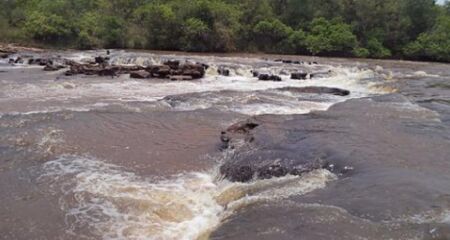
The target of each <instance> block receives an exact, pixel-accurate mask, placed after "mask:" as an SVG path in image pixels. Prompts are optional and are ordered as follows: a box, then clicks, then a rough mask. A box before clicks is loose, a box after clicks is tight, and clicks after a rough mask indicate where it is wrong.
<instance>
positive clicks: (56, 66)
mask: <svg viewBox="0 0 450 240" xmlns="http://www.w3.org/2000/svg"><path fill="white" fill-rule="evenodd" d="M63 68H65V67H64V66H63V65H59V64H47V65H46V66H45V67H44V71H48V72H51V71H58V70H60V69H63Z"/></svg>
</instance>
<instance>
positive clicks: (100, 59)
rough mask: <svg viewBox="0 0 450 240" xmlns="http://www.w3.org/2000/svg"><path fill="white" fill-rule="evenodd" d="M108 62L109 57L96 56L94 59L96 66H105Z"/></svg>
mask: <svg viewBox="0 0 450 240" xmlns="http://www.w3.org/2000/svg"><path fill="white" fill-rule="evenodd" d="M108 61H109V57H102V56H98V57H95V63H97V64H106V63H108Z"/></svg>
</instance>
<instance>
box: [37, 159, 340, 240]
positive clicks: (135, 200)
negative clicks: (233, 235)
mask: <svg viewBox="0 0 450 240" xmlns="http://www.w3.org/2000/svg"><path fill="white" fill-rule="evenodd" d="M218 179H220V178H218V175H217V171H211V172H203V173H200V172H193V173H187V174H182V175H178V176H173V177H172V178H170V179H166V180H155V179H147V178H143V177H140V176H137V175H135V174H134V173H132V172H129V171H126V170H124V169H122V168H120V167H118V166H115V165H111V164H106V163H104V162H102V161H99V160H96V159H93V158H89V157H75V156H65V157H61V158H60V159H58V160H55V161H51V162H48V163H46V164H45V165H44V174H43V176H42V177H41V180H42V181H51V185H52V187H53V188H55V189H61V190H62V191H63V193H64V196H63V197H62V198H61V207H62V208H63V209H64V210H65V211H67V219H68V224H69V225H70V226H68V227H70V229H72V230H73V231H74V234H80V233H78V232H77V229H78V228H81V227H82V226H88V227H89V228H88V229H90V230H91V234H94V235H97V236H99V237H101V238H103V239H177V240H178V239H186V240H190V239H198V238H199V237H200V236H205V234H206V235H207V234H208V232H209V231H211V230H213V229H214V228H215V227H216V226H218V225H219V224H220V222H221V221H222V220H223V219H224V218H225V217H227V216H229V215H230V214H232V213H233V211H234V210H236V209H238V208H240V207H243V206H246V205H248V204H251V203H253V202H257V201H259V200H264V201H267V200H271V199H272V200H273V199H279V198H284V197H288V196H292V195H299V194H304V193H306V192H310V191H313V190H315V189H318V188H322V187H324V186H325V185H326V183H327V182H328V181H330V180H333V179H334V175H333V174H331V173H329V172H328V171H326V170H318V171H315V172H312V173H310V174H307V175H305V176H303V177H294V176H287V177H284V178H277V179H272V180H261V181H254V182H252V183H247V184H244V183H230V182H227V181H224V180H218ZM83 231H84V230H83Z"/></svg>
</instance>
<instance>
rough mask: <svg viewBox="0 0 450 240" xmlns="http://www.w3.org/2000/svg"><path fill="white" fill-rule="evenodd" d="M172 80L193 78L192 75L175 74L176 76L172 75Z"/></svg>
mask: <svg viewBox="0 0 450 240" xmlns="http://www.w3.org/2000/svg"><path fill="white" fill-rule="evenodd" d="M170 80H172V81H190V80H192V76H187V75H175V76H171V77H170Z"/></svg>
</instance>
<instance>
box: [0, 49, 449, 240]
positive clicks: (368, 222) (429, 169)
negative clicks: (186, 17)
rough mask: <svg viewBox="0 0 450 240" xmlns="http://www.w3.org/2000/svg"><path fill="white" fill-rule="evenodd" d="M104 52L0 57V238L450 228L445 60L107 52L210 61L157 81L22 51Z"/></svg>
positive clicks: (125, 57) (131, 57)
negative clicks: (50, 62) (201, 69)
mask: <svg viewBox="0 0 450 240" xmlns="http://www.w3.org/2000/svg"><path fill="white" fill-rule="evenodd" d="M104 54H105V53H104V52H101V51H89V52H44V53H18V54H16V55H12V56H10V57H11V58H16V57H18V56H21V57H22V58H23V59H25V61H24V62H25V63H23V64H20V63H18V64H13V65H11V64H9V63H8V59H0V200H1V202H2V204H1V206H0V233H1V234H0V235H1V237H0V238H2V239H449V238H450V215H449V213H450V177H448V176H450V174H449V173H450V158H449V156H450V137H449V136H450V129H449V124H450V105H449V103H450V99H449V96H450V87H449V83H450V70H449V69H450V68H449V66H448V64H447V65H445V64H438V63H414V62H401V61H369V60H364V61H363V60H345V59H326V58H306V57H295V56H269V55H264V56H260V55H216V56H214V55H182V54H178V53H148V52H127V51H112V52H111V55H110V60H109V64H113V65H140V66H147V65H155V64H162V63H163V62H164V61H167V60H173V59H176V60H180V61H182V62H184V61H188V62H202V63H206V64H208V65H209V68H208V69H207V71H206V75H205V77H204V78H201V79H199V80H192V81H170V80H166V79H131V78H130V77H129V75H120V76H115V77H111V76H103V77H101V76H86V75H75V76H65V75H64V72H65V71H66V70H67V69H61V70H59V71H54V72H44V71H42V67H41V66H34V65H29V64H27V63H26V59H29V58H45V57H57V56H60V58H61V59H70V60H73V61H77V62H80V63H83V62H89V61H93V59H94V57H96V56H99V55H104ZM279 58H282V59H284V60H285V61H284V62H280V61H275V60H276V59H279ZM287 60H289V61H287ZM297 61H298V62H297ZM218 69H227V70H228V71H229V73H230V74H229V76H223V75H220V74H218ZM252 71H258V72H264V73H268V74H276V75H278V76H280V77H281V78H282V81H281V82H275V81H259V80H258V78H255V77H254V76H253V73H252ZM293 72H305V73H311V74H315V76H314V77H312V78H311V79H309V78H308V79H306V80H292V79H290V74H291V73H293ZM305 87H326V91H329V89H330V88H339V89H341V90H348V91H350V94H349V95H346V94H344V95H346V96H343V95H340V94H337V95H335V94H327V92H326V91H325V90H323V89H325V88H321V89H322V91H323V92H319V91H318V88H307V90H305ZM311 89H313V90H311ZM324 91H325V92H324ZM328 93H329V92H328ZM248 119H251V120H248ZM242 121H252V122H256V123H257V124H255V126H256V127H251V129H238V131H235V132H233V128H229V126H232V125H233V124H235V123H238V122H242ZM235 126H236V125H235ZM227 129H228V130H227ZM240 130H243V131H240ZM221 132H223V133H222V135H221ZM224 134H226V135H224ZM224 143H226V146H225V147H224ZM247 176H249V177H250V178H249V179H247V178H246V177H247ZM236 180H238V181H236Z"/></svg>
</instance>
